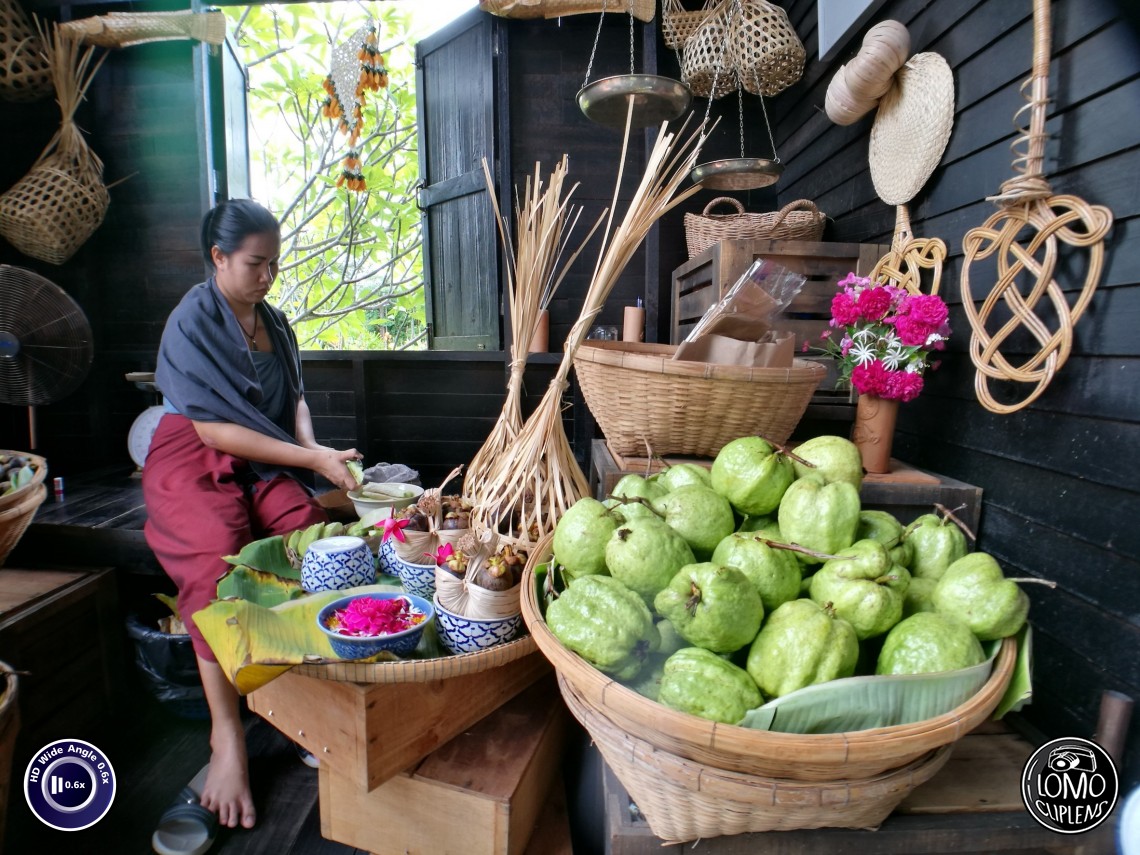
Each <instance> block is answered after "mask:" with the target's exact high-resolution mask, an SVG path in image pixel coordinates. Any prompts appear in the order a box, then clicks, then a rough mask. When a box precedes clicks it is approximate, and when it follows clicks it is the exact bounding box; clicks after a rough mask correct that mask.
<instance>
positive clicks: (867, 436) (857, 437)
mask: <svg viewBox="0 0 1140 855" xmlns="http://www.w3.org/2000/svg"><path fill="white" fill-rule="evenodd" d="M898 414H899V402H898V401H897V400H893V399H889V398H880V397H878V396H876V395H860V396H859V402H858V403H857V404H856V405H855V424H854V426H853V427H852V429H851V441H852V442H853V443H855V445H857V446H858V447H859V453H860V454H861V455H862V456H863V468H864V469H866V470H867V471H868V472H872V473H875V474H884V473H887V472H890V471H891V445H892V444H893V442H894V436H895V420H896V419H897V418H898Z"/></svg>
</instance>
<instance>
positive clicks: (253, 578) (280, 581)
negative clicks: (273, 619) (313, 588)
mask: <svg viewBox="0 0 1140 855" xmlns="http://www.w3.org/2000/svg"><path fill="white" fill-rule="evenodd" d="M303 596H305V592H304V591H303V590H301V583H300V582H299V581H297V580H296V579H284V578H282V577H281V576H278V575H277V574H276V573H265V572H263V571H261V570H255V569H254V568H252V567H247V566H245V565H244V564H239V565H238V566H237V567H235V568H234V569H233V570H230V571H229V572H228V573H226V575H225V576H223V577H222V578H221V579H220V580H219V581H218V599H219V600H225V599H229V598H231V597H238V598H240V599H243V600H249V601H250V602H251V603H257V605H259V606H265V607H266V608H272V607H273V606H278V605H281V603H286V602H288V601H289V600H295V599H297V597H303Z"/></svg>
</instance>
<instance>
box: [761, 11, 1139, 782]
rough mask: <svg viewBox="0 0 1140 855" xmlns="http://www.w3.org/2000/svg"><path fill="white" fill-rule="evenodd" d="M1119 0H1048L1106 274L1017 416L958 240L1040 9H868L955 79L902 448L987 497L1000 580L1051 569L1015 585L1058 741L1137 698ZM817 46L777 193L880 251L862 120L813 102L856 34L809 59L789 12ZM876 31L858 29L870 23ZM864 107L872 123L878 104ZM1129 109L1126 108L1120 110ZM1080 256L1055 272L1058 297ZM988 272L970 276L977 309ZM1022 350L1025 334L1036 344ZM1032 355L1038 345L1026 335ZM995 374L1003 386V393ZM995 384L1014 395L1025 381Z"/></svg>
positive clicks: (1135, 766) (1003, 127)
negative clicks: (943, 255)
mask: <svg viewBox="0 0 1140 855" xmlns="http://www.w3.org/2000/svg"><path fill="white" fill-rule="evenodd" d="M1124 5H1125V4H1123V3H1119V2H1113V0H1090V1H1089V2H1080V3H1078V2H1075V0H1058V2H1054V3H1053V4H1052V9H1053V39H1052V42H1053V45H1052V59H1051V63H1050V90H1049V92H1050V97H1051V99H1052V102H1051V104H1050V107H1049V112H1048V122H1047V130H1048V132H1049V134H1050V139H1049V144H1048V146H1047V148H1046V163H1045V171H1046V177H1047V178H1048V179H1049V181H1050V184H1051V186H1052V187H1053V190H1054V192H1055V193H1073V194H1075V195H1078V196H1080V197H1082V198H1084V199H1086V200H1087V201H1089V202H1090V203H1096V204H1103V205H1107V206H1108V207H1109V208H1111V209H1112V211H1113V214H1114V216H1115V224H1114V226H1113V230H1112V232H1111V233H1110V235H1109V238H1108V240H1107V255H1106V264H1105V270H1104V274H1103V276H1102V278H1101V283H1100V286H1099V288H1098V291H1097V293H1096V296H1095V298H1094V299H1093V301H1092V303H1091V305H1090V308H1089V309H1088V311H1087V312H1086V315H1085V317H1084V318H1082V319H1081V321H1080V322H1079V323H1078V325H1077V326H1076V331H1075V332H1076V334H1075V336H1074V348H1073V355H1072V357H1071V358H1070V360H1069V361H1068V362H1067V363H1066V365H1065V366H1064V367H1063V368H1062V370H1061V371H1060V372H1059V373H1058V375H1057V377H1056V378H1055V379H1054V380H1053V382H1052V383H1051V384H1050V386H1049V388H1048V389H1047V390H1046V392H1045V394H1044V395H1042V396H1041V398H1039V399H1038V400H1037V401H1036V402H1035V403H1033V404H1031V405H1030V406H1028V407H1026V408H1025V409H1022V410H1020V411H1018V412H1017V413H1014V414H1011V415H1005V416H1001V415H995V414H993V413H990V412H989V411H987V410H985V409H984V408H983V407H982V406H981V405H980V404H979V403H978V401H977V399H976V397H975V393H974V369H973V366H972V364H971V363H970V359H969V352H968V345H969V339H970V328H969V325H968V322H967V319H966V317H965V314H964V311H963V309H962V299H963V297H962V290H961V287H960V277H961V274H962V266H963V249H962V239H963V236H964V235H965V233H966V231H967V230H969V229H970V228H973V227H975V226H980V225H981V224H982V222H984V220H985V219H986V218H987V217H989V216H990V215H991V214H992V213H994V211H995V210H997V209H996V208H995V206H994V205H993V204H992V203H990V202H987V201H985V197H986V196H987V195H992V194H994V193H996V192H997V191H998V188H999V186H1000V184H1001V182H1003V181H1005V180H1006V179H1008V178H1010V177H1012V175H1013V171H1012V167H1011V159H1012V155H1011V153H1010V150H1009V144H1010V142H1011V141H1012V140H1013V139H1014V137H1015V136H1016V131H1015V129H1014V126H1013V124H1012V118H1013V114H1014V112H1015V111H1016V110H1017V109H1018V108H1019V107H1020V106H1021V105H1022V104H1023V103H1024V101H1023V100H1022V98H1021V96H1020V95H1019V93H1018V88H1019V86H1020V83H1021V81H1022V80H1023V79H1024V78H1025V77H1026V76H1028V74H1029V71H1030V65H1031V61H1032V50H1033V43H1032V40H1033V36H1032V15H1031V5H1030V4H1029V3H1028V2H1024V3H1022V2H1018V3H1009V2H1005V0H940V2H937V3H926V2H920V0H891V2H888V3H887V4H886V5H885V6H884V7H883V8H882V9H881V10H880V12H879V14H878V15H877V16H876V18H875V20H876V21H878V20H883V19H887V18H892V19H895V20H898V21H901V22H903V23H905V24H906V25H907V27H908V29H909V30H910V33H911V40H912V45H911V52H912V54H913V53H918V52H922V51H935V52H937V53H940V54H942V55H943V56H944V57H945V58H946V60H947V61H948V62H949V64H950V66H951V67H952V69H953V70H954V80H955V86H956V100H955V105H956V107H955V110H956V112H955V125H954V130H953V133H952V136H951V138H950V142H949V145H948V146H947V149H946V153H945V155H944V156H943V159H942V162H941V164H940V165H939V167H938V168H937V169H936V170H935V172H934V174H933V175H932V176H931V178H930V180H929V181H928V182H927V184H926V186H925V187H924V188H923V189H922V190H921V191H920V192H919V193H918V195H917V197H916V198H915V199H914V200H913V202H912V204H911V206H910V213H911V222H912V225H913V227H914V232H915V234H916V235H917V236H920V237H935V236H937V237H941V238H942V239H943V240H944V241H945V242H946V244H947V247H948V249H949V255H950V257H949V259H948V260H947V263H946V268H945V271H944V276H943V286H942V292H941V293H942V294H943V296H944V297H945V298H946V299H947V301H948V302H949V303H950V304H951V324H952V326H953V329H954V335H953V337H952V338H951V341H950V345H949V348H948V351H947V354H946V356H945V358H944V359H943V365H942V368H941V370H939V371H938V372H935V373H933V374H931V375H930V376H929V382H928V385H927V390H926V391H924V393H923V394H922V396H921V397H920V398H919V399H918V400H917V401H915V402H913V403H910V404H907V405H906V406H904V407H903V408H902V409H901V411H900V416H899V428H898V432H897V434H896V439H895V449H896V455H897V456H898V457H900V458H901V459H904V460H906V461H908V462H910V463H913V464H915V465H917V466H920V467H924V468H927V469H931V470H933V471H937V472H940V473H943V474H945V475H949V476H951V477H954V478H958V479H960V480H963V481H967V482H969V483H972V484H977V485H979V486H981V487H982V488H983V491H984V492H983V512H982V521H981V532H980V540H979V542H978V548H980V549H984V550H986V551H988V552H990V553H992V554H993V555H994V556H995V557H997V558H998V560H999V561H1000V562H1001V564H1002V565H1003V567H1004V568H1005V569H1006V572H1007V575H1014V576H1022V575H1033V576H1039V577H1041V578H1046V579H1052V580H1053V581H1055V582H1057V584H1058V587H1057V588H1056V589H1055V590H1050V589H1047V588H1043V587H1040V586H1032V585H1030V586H1026V591H1027V593H1028V594H1029V596H1030V600H1031V602H1032V609H1031V612H1030V615H1031V620H1032V623H1033V626H1034V655H1035V660H1036V662H1035V673H1034V691H1035V696H1034V702H1033V703H1032V704H1031V705H1030V706H1028V707H1026V708H1025V710H1024V711H1023V713H1024V715H1025V717H1026V719H1027V720H1029V721H1030V722H1032V723H1033V724H1035V725H1036V726H1038V727H1040V728H1041V729H1042V731H1044V732H1046V733H1049V734H1054V735H1068V734H1074V735H1083V736H1091V735H1092V734H1093V730H1094V728H1095V726H1096V721H1097V714H1098V708H1099V703H1100V697H1101V693H1102V692H1103V691H1104V690H1106V689H1115V690H1118V691H1121V692H1124V693H1126V694H1128V695H1131V696H1132V697H1140V617H1138V615H1140V560H1138V556H1140V534H1138V533H1137V529H1136V526H1135V522H1134V520H1135V509H1136V508H1137V506H1138V503H1137V499H1138V497H1137V493H1138V487H1137V485H1138V483H1140V466H1138V465H1137V455H1136V450H1137V449H1138V448H1140V391H1138V390H1140V358H1138V357H1140V339H1138V337H1137V336H1136V333H1135V331H1136V328H1137V320H1138V319H1140V286H1138V284H1137V283H1140V246H1138V242H1137V241H1135V240H1132V239H1130V238H1132V237H1134V233H1135V232H1136V230H1137V228H1138V223H1137V215H1138V214H1140V211H1138V210H1137V209H1138V207H1140V192H1137V191H1138V190H1140V186H1138V184H1140V134H1138V133H1137V129H1136V127H1137V126H1136V121H1135V119H1136V117H1137V116H1138V115H1140V38H1138V34H1137V29H1136V28H1135V26H1134V25H1133V24H1131V23H1129V21H1128V20H1126V18H1125V17H1124V15H1123V7H1124ZM785 7H786V8H787V9H788V12H789V15H790V17H791V20H792V21H793V23H794V24H795V25H796V29H797V33H798V34H799V36H800V38H801V39H802V40H803V41H804V44H805V46H806V48H807V51H808V63H807V67H806V69H805V74H804V77H803V79H802V80H801V81H800V82H798V83H797V84H795V86H793V87H791V88H790V89H789V90H787V91H786V92H785V93H782V94H780V95H778V96H776V97H775V98H773V99H772V100H771V102H770V113H771V115H772V117H773V121H774V123H775V129H776V136H777V145H778V146H779V148H780V151H781V153H782V155H783V157H784V159H785V162H786V168H785V171H784V175H783V177H782V179H781V181H780V183H779V185H778V189H779V199H778V202H779V204H786V203H787V202H788V201H791V200H793V199H797V198H802V197H805V198H810V199H813V200H814V201H816V203H817V204H818V205H819V207H820V209H821V210H823V211H825V212H826V213H827V214H828V215H829V216H830V217H831V218H832V222H830V223H829V226H828V230H827V233H826V238H827V239H829V240H846V241H862V242H867V241H877V242H889V240H890V237H891V233H892V231H893V227H894V218H895V212H894V210H893V209H892V208H891V207H890V206H888V205H886V204H884V203H882V202H881V201H879V200H878V199H877V197H876V195H875V191H874V187H873V185H872V182H871V176H870V172H869V169H868V166H867V143H868V134H869V131H870V128H871V124H872V121H873V118H872V117H870V116H869V117H866V118H864V119H861V120H860V121H858V122H856V123H855V124H853V125H850V126H846V127H840V126H837V125H834V124H832V123H831V122H830V121H829V120H828V119H827V116H826V114H824V113H823V111H822V105H823V100H824V95H825V93H826V90H827V86H828V84H829V82H830V80H831V77H832V75H833V74H834V72H835V70H836V68H838V66H839V65H840V64H842V63H843V62H846V61H847V60H849V59H850V58H851V56H852V55H853V54H854V52H855V50H857V48H858V45H859V41H860V40H861V39H862V36H863V34H864V33H865V32H866V27H865V28H863V30H861V31H860V32H858V33H857V34H856V35H855V36H854V38H853V39H852V40H851V41H850V42H849V43H848V44H847V45H846V46H844V48H843V49H842V50H841V51H840V55H839V56H838V57H837V58H836V59H835V60H834V61H832V62H830V63H821V62H819V61H818V59H817V51H816V12H815V8H816V4H815V2H814V0H791V2H788V3H786V4H785ZM868 26H869V25H868ZM872 115H873V114H872ZM1125 117H1127V118H1125ZM1082 264H1083V260H1080V259H1078V261H1075V262H1070V263H1067V264H1065V265H1063V266H1062V273H1061V274H1060V276H1061V282H1062V285H1063V287H1064V290H1065V292H1066V294H1067V296H1068V299H1069V300H1070V301H1072V300H1073V299H1075V297H1076V293H1077V291H1078V290H1079V286H1080V283H1081V282H1082V281H1083V275H1084V274H1083V267H1082ZM993 279H994V275H993V272H992V271H990V270H985V269H984V268H975V267H972V268H971V270H970V290H971V293H972V295H973V298H974V299H975V300H976V301H978V302H979V303H980V301H981V299H982V298H983V297H984V296H985V294H986V293H987V292H988V290H989V287H990V285H991V284H992V282H993ZM1028 344H1029V342H1026V345H1028ZM1023 349H1024V350H1025V353H1024V354H1014V355H1012V358H1013V359H1014V360H1017V359H1024V358H1026V357H1027V356H1028V355H1029V354H1031V353H1032V352H1034V351H1035V349H1036V348H1035V347H1030V346H1023ZM999 385H1000V384H999ZM1012 391H1014V392H1015V393H1016V395H1017V397H1016V398H1015V397H1011V396H1010V394H1009V391H1007V390H1006V389H1004V388H1000V389H996V390H995V395H996V396H998V397H999V400H1006V399H1008V400H1010V401H1013V400H1017V399H1019V398H1020V397H1022V396H1024V394H1025V391H1026V390H1024V389H1020V390H1012ZM1124 773H1125V778H1126V779H1127V780H1130V781H1131V782H1132V783H1133V784H1134V783H1135V782H1136V781H1137V780H1138V779H1140V728H1136V727H1133V728H1132V732H1131V738H1130V739H1129V742H1128V746H1127V751H1126V761H1125V769H1124Z"/></svg>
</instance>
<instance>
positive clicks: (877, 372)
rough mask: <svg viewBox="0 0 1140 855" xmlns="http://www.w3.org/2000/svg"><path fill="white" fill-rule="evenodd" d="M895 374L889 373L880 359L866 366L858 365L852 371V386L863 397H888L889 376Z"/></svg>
mask: <svg viewBox="0 0 1140 855" xmlns="http://www.w3.org/2000/svg"><path fill="white" fill-rule="evenodd" d="M892 373H895V372H891V371H888V370H887V368H886V366H884V365H883V363H882V362H880V361H879V360H878V359H876V360H874V361H872V362H868V363H867V364H865V365H856V366H855V367H854V368H852V369H851V385H852V386H854V387H855V389H856V391H858V392H859V393H860V394H862V395H878V396H879V397H880V398H884V397H886V391H887V388H888V382H889V375H890V374H892Z"/></svg>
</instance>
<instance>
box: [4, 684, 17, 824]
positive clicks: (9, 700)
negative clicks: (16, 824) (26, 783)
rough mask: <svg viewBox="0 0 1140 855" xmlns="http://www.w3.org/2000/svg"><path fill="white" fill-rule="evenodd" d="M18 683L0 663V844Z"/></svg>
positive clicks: (6, 807) (13, 740) (14, 726)
mask: <svg viewBox="0 0 1140 855" xmlns="http://www.w3.org/2000/svg"><path fill="white" fill-rule="evenodd" d="M19 688H20V682H19V679H18V678H17V676H16V674H15V672H14V671H13V670H12V668H11V667H10V666H9V665H8V663H6V662H0V844H2V843H3V840H4V825H5V820H6V819H7V814H8V794H9V786H10V782H11V779H12V755H13V753H14V752H15V747H16V734H17V733H18V732H19V730H20V705H19V703H18V701H19Z"/></svg>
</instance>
